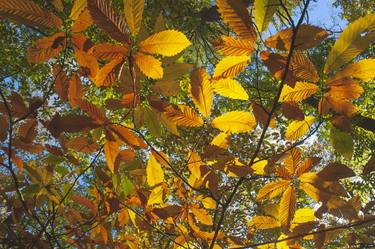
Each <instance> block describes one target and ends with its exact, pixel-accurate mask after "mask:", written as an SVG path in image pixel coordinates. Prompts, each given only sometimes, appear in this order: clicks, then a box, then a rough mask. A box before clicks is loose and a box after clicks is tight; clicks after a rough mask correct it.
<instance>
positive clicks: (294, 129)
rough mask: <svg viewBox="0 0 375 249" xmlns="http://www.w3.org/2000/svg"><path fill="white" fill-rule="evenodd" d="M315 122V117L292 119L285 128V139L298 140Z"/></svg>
mask: <svg viewBox="0 0 375 249" xmlns="http://www.w3.org/2000/svg"><path fill="white" fill-rule="evenodd" d="M314 123H315V117H313V116H308V117H305V119H304V120H302V121H298V120H296V121H293V122H291V123H290V124H289V126H288V128H287V130H286V134H285V136H286V139H288V140H298V139H299V138H301V137H303V136H304V135H305V134H306V133H307V132H308V131H309V130H310V128H311V127H312V125H313V124H314Z"/></svg>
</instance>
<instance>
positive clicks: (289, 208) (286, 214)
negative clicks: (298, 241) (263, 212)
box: [279, 186, 296, 226]
mask: <svg viewBox="0 0 375 249" xmlns="http://www.w3.org/2000/svg"><path fill="white" fill-rule="evenodd" d="M295 208H296V192H295V190H294V188H293V187H292V186H289V187H288V188H287V189H286V191H285V192H284V193H283V196H282V197H281V200H280V207H279V221H280V224H281V226H289V225H290V222H291V220H292V219H293V217H294V212H295Z"/></svg>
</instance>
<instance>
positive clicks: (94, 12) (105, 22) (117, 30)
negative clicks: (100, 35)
mask: <svg viewBox="0 0 375 249" xmlns="http://www.w3.org/2000/svg"><path fill="white" fill-rule="evenodd" d="M87 8H88V10H89V11H90V14H91V16H92V19H93V20H94V22H95V24H97V25H98V26H99V27H100V28H101V29H103V30H104V31H105V32H106V33H107V34H108V35H109V36H110V37H111V38H112V39H115V40H117V41H119V42H123V43H127V44H130V38H129V33H128V30H127V28H126V23H125V19H124V18H123V16H119V15H117V14H116V12H115V10H114V9H113V8H112V7H111V6H110V3H109V2H108V1H106V0H90V1H87Z"/></svg>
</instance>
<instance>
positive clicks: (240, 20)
mask: <svg viewBox="0 0 375 249" xmlns="http://www.w3.org/2000/svg"><path fill="white" fill-rule="evenodd" d="M216 5H217V7H218V10H219V13H220V15H221V18H222V19H223V20H224V22H225V23H226V24H228V26H229V27H230V28H231V29H232V30H233V31H234V32H235V33H236V34H237V35H238V36H239V37H241V38H242V39H249V40H252V41H255V39H256V33H255V30H254V28H253V22H252V20H251V17H250V15H249V12H248V10H247V8H246V6H245V4H244V3H243V2H242V1H238V0H217V1H216Z"/></svg>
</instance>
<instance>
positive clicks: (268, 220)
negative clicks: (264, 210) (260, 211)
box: [249, 216, 280, 229]
mask: <svg viewBox="0 0 375 249" xmlns="http://www.w3.org/2000/svg"><path fill="white" fill-rule="evenodd" d="M249 226H250V227H254V228H256V229H271V228H275V227H279V226H280V222H279V221H278V220H276V219H274V218H272V217H271V216H255V217H254V218H253V219H252V220H251V221H250V222H249Z"/></svg>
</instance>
